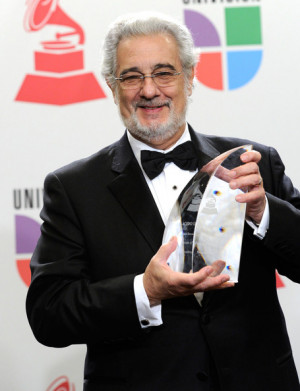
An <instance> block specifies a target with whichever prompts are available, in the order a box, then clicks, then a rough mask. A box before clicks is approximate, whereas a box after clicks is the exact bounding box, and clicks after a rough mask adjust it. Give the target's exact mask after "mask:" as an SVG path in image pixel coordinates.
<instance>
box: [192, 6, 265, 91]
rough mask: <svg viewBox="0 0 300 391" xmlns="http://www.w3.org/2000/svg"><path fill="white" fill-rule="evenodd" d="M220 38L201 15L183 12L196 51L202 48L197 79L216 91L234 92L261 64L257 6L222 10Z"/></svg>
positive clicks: (193, 12)
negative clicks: (222, 22) (223, 26)
mask: <svg viewBox="0 0 300 391" xmlns="http://www.w3.org/2000/svg"><path fill="white" fill-rule="evenodd" d="M222 11H224V13H223V16H222V18H223V20H224V25H225V29H222V34H220V31H218V30H217V28H216V27H215V25H214V24H213V22H212V21H211V20H210V19H209V18H208V17H207V16H205V15H204V14H202V13H200V12H197V11H193V10H185V11H184V20H185V24H186V26H187V27H188V28H189V30H190V31H191V33H192V36H193V39H194V44H195V47H196V48H201V54H200V55H199V62H198V64H197V67H196V78H197V79H198V80H199V81H200V82H201V83H202V84H204V85H205V86H206V87H209V88H212V89H215V90H227V89H228V90H235V89H237V88H240V87H243V86H244V85H245V84H247V83H248V82H250V80H252V79H253V77H254V76H255V75H256V73H257V71H258V69H259V68H260V65H261V61H262V54H263V50H262V47H261V45H262V32H261V10H260V7H259V6H248V7H245V6H241V7H224V8H223V9H222Z"/></svg>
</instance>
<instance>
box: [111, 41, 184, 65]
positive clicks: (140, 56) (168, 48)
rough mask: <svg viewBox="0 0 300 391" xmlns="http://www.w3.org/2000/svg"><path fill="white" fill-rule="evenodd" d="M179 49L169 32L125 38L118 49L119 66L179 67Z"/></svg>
mask: <svg viewBox="0 0 300 391" xmlns="http://www.w3.org/2000/svg"><path fill="white" fill-rule="evenodd" d="M179 61H180V59H179V50H178V45H177V42H176V40H175V38H174V37H173V36H171V35H169V34H154V35H141V36H134V37H128V38H127V37H126V38H123V39H122V40H121V41H120V42H119V45H118V49H117V68H119V69H120V68H122V71H123V70H126V71H127V70H128V69H132V70H133V68H136V69H135V70H137V71H139V70H141V68H144V67H147V68H148V69H149V70H150V69H151V70H155V69H157V68H160V67H163V66H167V67H168V68H170V69H176V67H178V62H179Z"/></svg>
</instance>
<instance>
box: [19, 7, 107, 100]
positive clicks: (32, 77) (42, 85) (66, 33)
mask: <svg viewBox="0 0 300 391" xmlns="http://www.w3.org/2000/svg"><path fill="white" fill-rule="evenodd" d="M58 2H59V0H27V11H26V14H25V18H24V28H25V30H26V31H28V32H31V31H39V30H41V29H42V28H44V27H45V26H48V27H49V25H54V26H60V30H61V31H60V32H56V34H55V39H54V40H49V41H43V42H41V46H42V48H41V49H40V50H38V51H35V52H34V64H35V73H34V74H28V75H26V77H25V79H24V81H23V84H22V86H21V88H20V90H19V92H18V94H17V97H16V99H15V100H16V101H23V102H34V103H44V104H52V105H66V104H71V103H78V102H84V101H88V100H93V99H101V98H105V97H106V96H105V93H104V92H103V90H102V88H101V87H100V85H99V83H98V81H97V79H96V78H95V76H94V74H93V73H92V72H84V70H83V69H84V58H83V49H82V45H83V44H84V32H83V29H82V28H81V26H80V25H79V24H78V23H76V22H75V21H74V20H72V19H71V18H70V17H69V16H68V15H67V14H66V13H65V12H64V11H63V10H62V9H61V8H60V6H59V5H58ZM49 31H53V30H52V29H50V28H49Z"/></svg>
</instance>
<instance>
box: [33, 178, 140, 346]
mask: <svg viewBox="0 0 300 391" xmlns="http://www.w3.org/2000/svg"><path fill="white" fill-rule="evenodd" d="M41 218H42V220H43V224H42V227H41V237H40V239H39V241H38V244H37V247H36V249H35V251H34V254H33V256H32V260H31V272H32V281H31V285H30V287H29V291H28V295H27V301H26V310H27V316H28V319H29V323H30V325H31V328H32V330H33V333H34V335H35V337H36V338H37V340H38V341H39V342H41V343H43V344H45V345H47V346H54V347H62V346H68V345H70V344H76V343H90V342H93V343H114V342H115V341H122V340H128V339H129V340H130V339H132V338H136V337H137V336H138V335H139V334H140V333H141V328H140V324H139V319H138V315H137V310H136V304H135V297H134V289H133V280H134V277H135V275H134V274H130V275H120V276H116V277H113V278H104V279H102V280H100V281H93V278H92V276H91V275H90V268H89V254H88V249H87V246H86V244H85V242H86V238H85V237H84V232H83V230H82V227H81V225H80V221H79V219H78V217H77V214H76V211H75V209H74V208H73V206H72V202H71V201H70V199H69V197H68V195H67V193H66V192H65V190H64V187H63V185H62V184H61V182H60V180H59V179H58V177H57V176H56V175H55V174H50V175H49V176H48V177H47V178H46V181H45V188H44V207H43V209H42V212H41ZM99 235H101V232H99ZM99 262H101V259H99Z"/></svg>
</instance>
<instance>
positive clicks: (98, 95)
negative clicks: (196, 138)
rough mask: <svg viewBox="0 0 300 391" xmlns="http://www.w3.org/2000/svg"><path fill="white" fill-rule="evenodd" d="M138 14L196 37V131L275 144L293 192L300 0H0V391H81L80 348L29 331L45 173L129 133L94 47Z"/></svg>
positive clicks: (295, 305)
mask: <svg viewBox="0 0 300 391" xmlns="http://www.w3.org/2000/svg"><path fill="white" fill-rule="evenodd" d="M143 10H155V11H159V12H163V13H167V14H169V15H171V16H173V17H175V18H177V19H178V20H180V21H182V22H183V23H185V24H186V26H187V27H188V28H189V29H190V30H191V32H192V34H193V38H194V42H195V46H196V48H197V51H198V53H199V56H200V57H199V58H201V61H200V62H199V63H198V65H197V68H196V75H195V88H194V91H193V96H192V102H191V105H190V108H189V112H188V119H189V122H190V123H191V124H192V125H193V127H194V128H195V129H196V130H198V131H200V132H203V133H207V134H219V135H223V136H240V137H245V138H249V139H253V140H255V141H259V142H261V143H264V144H268V145H272V146H274V147H275V148H276V149H277V150H278V151H279V153H280V155H281V157H282V158H283V161H284V162H285V165H286V172H287V174H288V175H289V176H290V177H291V178H292V179H293V181H294V184H295V185H296V187H300V173H299V170H298V167H299V163H298V156H299V141H300V136H299V132H298V126H299V122H300V110H299V102H300V73H299V61H300V49H299V41H298V37H299V34H300V24H299V18H300V3H299V0H277V1H274V0H248V1H247V0H243V1H241V0H197V1H196V0H164V1H161V0H149V1H138V0H128V1H126V2H124V1H121V0H112V1H99V0H84V1H83V0H60V1H59V0H27V1H25V0H21V1H20V0H10V1H6V2H1V5H0V45H1V53H2V56H1V74H0V78H1V95H0V102H1V106H0V107H1V116H0V127H1V128H0V148H1V155H0V156H1V165H0V170H1V193H0V197H1V219H0V232H1V246H0V254H1V263H0V265H1V266H0V267H1V273H0V281H1V295H0V305H1V321H0V330H1V333H0V341H1V346H0V352H1V353H0V357H1V361H0V370H1V376H0V378H1V380H0V388H1V389H2V390H14V391H25V390H26V391H27V390H30V391H55V390H56V391H58V390H60V391H75V390H76V391H79V390H81V389H82V376H83V364H84V355H85V347H84V346H71V347H68V348H64V349H52V348H47V347H44V346H42V345H40V344H39V343H38V342H36V341H35V339H34V337H33V335H32V333H31V330H30V328H29V325H28V323H27V318H26V314H25V297H26V293H27V289H28V285H29V282H30V271H29V260H30V257H31V254H32V251H33V249H34V247H35V244H36V241H37V239H38V237H39V227H40V223H41V221H40V219H39V212H40V209H41V207H42V198H43V180H44V177H45V176H46V174H47V173H48V172H50V171H52V170H54V169H56V168H58V167H60V166H62V165H64V164H67V163H69V162H71V161H73V160H75V159H79V158H81V157H85V156H88V155H90V154H92V153H94V152H96V151H97V150H99V149H100V148H102V147H104V146H106V145H107V144H109V143H111V142H113V141H115V140H116V139H118V138H119V137H120V136H121V135H122V134H123V132H124V127H123V125H122V123H121V121H120V119H119V117H118V114H117V110H116V106H115V104H114V101H113V99H112V96H111V93H110V90H109V88H108V87H107V85H106V83H105V81H104V80H103V79H102V78H101V75H100V62H101V61H100V59H101V47H102V41H103V37H104V35H105V33H106V31H107V27H108V25H109V24H110V23H111V22H112V21H113V20H114V19H115V18H116V17H118V16H119V15H121V14H124V13H128V12H135V11H143ZM200 52H201V55H200ZM257 272H258V273H259V265H258V268H257ZM254 286H255V275H254ZM277 287H278V295H279V299H280V301H281V303H282V306H283V309H284V312H285V315H286V320H287V325H288V329H289V333H290V338H291V342H292V346H293V350H294V355H295V360H296V365H297V368H298V371H300V336H299V332H298V330H299V327H300V306H299V301H300V300H299V295H300V286H298V285H296V284H294V283H292V282H291V281H289V280H287V279H286V278H284V277H282V276H279V275H278V276H277ZM262 294H263V292H262Z"/></svg>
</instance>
